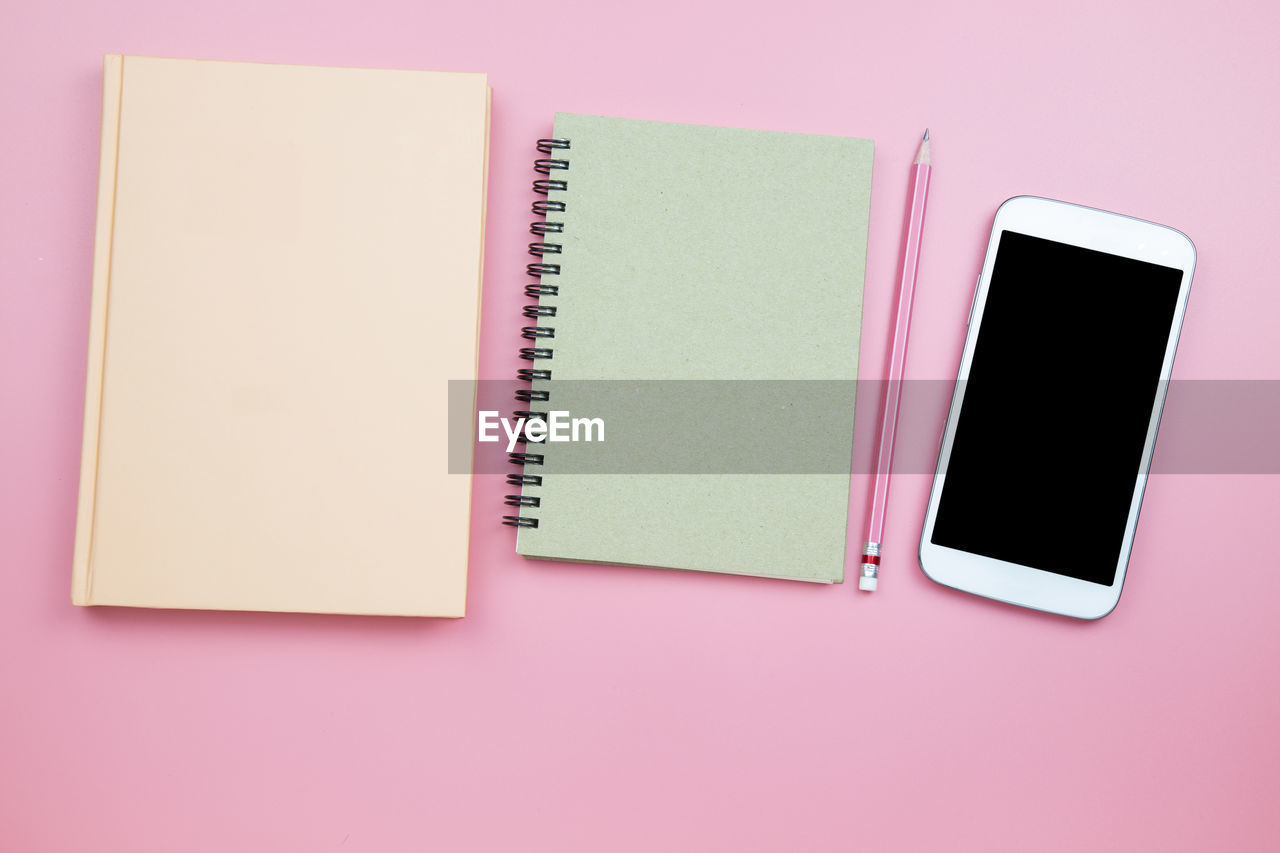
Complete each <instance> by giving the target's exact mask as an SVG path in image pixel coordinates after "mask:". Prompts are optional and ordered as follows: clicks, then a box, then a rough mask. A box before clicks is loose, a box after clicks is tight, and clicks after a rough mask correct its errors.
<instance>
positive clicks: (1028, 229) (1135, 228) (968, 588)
mask: <svg viewBox="0 0 1280 853" xmlns="http://www.w3.org/2000/svg"><path fill="white" fill-rule="evenodd" d="M1005 231H1015V232H1018V233H1022V234H1029V235H1031V236H1035V237H1042V238H1044V239H1047V240H1056V241H1057V242H1060V243H1068V244H1071V245H1074V246H1082V247H1084V248H1087V249H1096V250H1098V251H1102V252H1108V253H1110V254H1114V255H1121V256H1123V257H1127V258H1134V259H1136V260H1141V261H1150V262H1152V263H1156V264H1160V265H1162V266H1167V267H1173V268H1175V269H1179V270H1181V271H1182V281H1181V284H1180V286H1179V290H1178V302H1177V308H1176V310H1175V311H1174V315H1173V320H1172V323H1171V324H1170V328H1169V334H1168V337H1167V339H1166V343H1165V353H1164V361H1163V363H1162V364H1161V367H1160V385H1159V388H1158V390H1157V393H1156V399H1155V402H1154V405H1153V406H1152V410H1151V417H1150V420H1149V422H1148V425H1147V436H1146V442H1145V444H1144V446H1143V450H1142V464H1141V466H1140V470H1139V473H1138V475H1137V477H1136V479H1135V481H1134V487H1133V495H1132V498H1131V500H1130V504H1129V516H1128V520H1127V523H1126V525H1125V533H1124V542H1123V545H1122V547H1121V549H1120V557H1119V562H1118V565H1117V566H1116V573H1115V580H1114V582H1113V583H1112V584H1111V585H1110V586H1103V585H1101V584H1096V583H1091V582H1089V581H1082V580H1077V579H1076V578H1069V577H1066V576H1064V575H1058V574H1054V573H1053V572H1048V571H1043V570H1041V569H1034V568H1030V567H1027V566H1023V565H1019V564H1017V563H1010V562H1006V561H1004V560H997V559H995V558H992V557H983V556H980V555H977V554H970V553H968V552H965V551H958V550H955V549H953V548H947V547H944V546H941V545H935V544H934V543H933V542H932V541H930V540H931V539H932V538H933V526H934V520H935V518H936V516H937V511H938V500H939V498H940V497H941V494H942V485H943V483H944V482H945V479H946V475H945V474H944V473H943V472H944V471H945V470H946V461H947V460H948V459H949V458H950V456H951V449H952V443H953V441H954V438H955V428H956V421H957V420H958V418H959V414H960V405H961V403H962V402H963V399H964V387H965V382H964V380H966V379H967V378H968V376H969V368H970V366H971V364H972V361H973V350H974V346H975V344H976V342H977V338H978V331H979V330H980V329H981V328H982V316H983V310H984V308H985V305H986V299H987V292H988V286H989V284H990V281H991V271H992V268H993V267H994V265H995V259H996V254H997V252H998V251H999V248H1000V239H1001V236H1002V235H1003V233H1004V232H1005ZM1195 262H1196V250H1195V245H1194V244H1193V243H1192V242H1191V240H1190V238H1188V237H1187V235H1185V234H1183V233H1182V232H1181V231H1178V230H1176V229H1173V228H1169V227H1167V226H1164V225H1157V224H1155V223H1154V222H1147V221H1145V220H1141V219H1134V218H1132V217H1129V216H1123V215H1121V214H1118V213H1110V212H1108V211H1105V210H1098V209H1096V208H1091V207H1082V206H1080V205H1076V204H1070V203H1068V202H1062V201H1055V200H1052V199H1046V198H1038V197H1035V196H1016V197H1014V198H1011V199H1009V200H1008V201H1006V202H1005V203H1004V204H1002V205H1000V207H999V209H998V210H997V211H996V215H995V219H994V221H993V223H992V226H991V236H990V238H989V240H988V243H987V253H986V256H985V258H984V259H983V262H982V273H981V275H980V276H979V278H978V282H977V284H976V288H975V292H974V298H973V304H972V308H971V312H970V318H969V329H968V333H967V334H966V336H965V342H964V352H963V354H962V355H961V357H960V367H959V370H958V372H957V375H956V386H955V390H954V391H953V393H952V397H951V408H950V410H949V411H948V413H947V422H946V428H945V431H944V432H943V436H942V442H941V445H940V448H939V453H938V466H937V468H936V469H935V471H934V477H933V487H932V489H931V491H930V493H929V504H928V508H927V509H926V511H925V518H924V529H923V530H922V531H921V535H920V553H919V556H920V566H921V568H922V569H923V570H924V573H925V574H926V575H927V576H928V577H929V578H931V579H932V580H934V581H936V582H937V583H939V584H942V585H944V586H949V587H953V588H955V589H959V590H963V591H965V592H970V593H973V594H975V595H980V596H983V597H985V598H991V599H995V600H997V601H1003V602H1007V603H1009V604H1016V605H1019V606H1022V607H1030V608H1033V609H1035V610H1043V611H1047V612H1050V613H1059V614H1062V615H1064V616H1072V617H1075V618H1079V619H1099V618H1101V617H1103V616H1106V615H1107V614H1108V613H1110V612H1111V611H1112V610H1113V609H1115V606H1116V604H1117V602H1118V601H1119V600H1120V592H1121V590H1122V589H1123V587H1124V579H1125V574H1126V570H1127V568H1128V563H1129V554H1130V552H1131V551H1132V549H1133V538H1134V533H1135V531H1136V529H1137V524H1138V513H1139V510H1140V509H1141V506H1142V495H1143V492H1144V490H1145V489H1146V484H1147V477H1148V472H1149V469H1150V465H1151V456H1152V453H1153V451H1154V449H1155V439H1156V431H1157V429H1158V427H1159V424H1160V414H1161V411H1162V409H1163V408H1164V401H1165V395H1166V392H1167V391H1168V380H1169V378H1170V376H1171V375H1172V373H1173V357H1174V352H1175V351H1176V350H1177V346H1178V336H1179V333H1180V332H1181V329H1182V320H1183V316H1184V315H1185V313H1186V308H1187V298H1188V296H1189V295H1190V290H1191V278H1192V273H1193V272H1194V271H1195ZM1077 547H1081V548H1087V547H1088V538H1087V532H1085V531H1082V536H1081V539H1080V542H1079V543H1077Z"/></svg>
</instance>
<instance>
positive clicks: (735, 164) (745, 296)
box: [504, 113, 874, 582]
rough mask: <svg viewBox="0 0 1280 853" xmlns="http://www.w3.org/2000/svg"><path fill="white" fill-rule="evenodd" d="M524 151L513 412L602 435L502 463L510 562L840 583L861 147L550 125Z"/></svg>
mask: <svg viewBox="0 0 1280 853" xmlns="http://www.w3.org/2000/svg"><path fill="white" fill-rule="evenodd" d="M538 148H539V154H540V156H539V157H538V159H537V161H536V163H535V168H536V170H537V171H538V172H539V173H540V175H541V176H540V177H539V178H538V179H537V180H536V181H535V183H534V190H535V193H536V195H535V201H534V204H533V212H534V214H535V216H536V217H537V219H536V220H535V221H534V222H533V223H532V225H531V228H530V230H531V231H532V233H533V235H534V237H533V241H532V243H531V244H530V247H529V251H530V253H531V254H532V255H533V256H534V257H533V259H532V261H531V263H530V264H529V268H528V272H529V275H530V280H529V282H528V284H527V286H526V291H525V292H526V294H527V295H528V296H530V297H533V299H531V300H530V304H528V305H526V306H525V308H524V315H525V317H528V318H531V319H529V320H526V323H528V325H526V326H524V328H523V332H522V334H523V335H524V337H525V338H526V339H527V340H526V345H525V346H524V347H523V348H522V349H521V351H520V354H521V357H522V358H523V359H525V360H526V361H528V362H530V363H531V364H530V365H529V366H528V367H526V368H523V369H522V370H521V371H520V379H521V380H524V381H527V382H528V385H527V386H524V385H522V386H521V387H520V390H519V391H518V392H517V399H518V401H519V404H518V406H516V407H515V410H516V414H515V415H514V416H515V417H526V418H538V417H542V418H545V417H546V416H547V415H549V414H551V413H552V412H554V411H557V410H562V411H566V412H569V413H570V415H571V416H573V417H577V416H579V415H582V416H583V418H582V419H583V421H584V422H585V421H589V420H591V419H596V420H599V421H600V422H601V425H602V430H601V432H602V433H603V436H602V438H603V441H598V442H595V443H590V444H588V443H585V442H560V443H553V442H551V441H548V440H546V438H545V436H543V435H535V436H527V437H526V439H527V440H526V442H525V445H524V447H523V448H522V449H520V450H518V451H516V452H514V453H513V454H512V459H511V461H512V462H515V463H517V464H518V465H520V466H521V467H522V473H519V474H512V475H511V476H509V477H508V481H509V483H510V484H511V485H512V486H519V490H518V491H513V492H512V493H511V494H510V495H509V496H508V498H507V500H506V502H507V504H508V505H509V506H512V507H516V509H514V510H509V511H510V512H512V513H513V514H510V515H507V516H505V518H504V521H505V522H506V523H507V524H510V525H513V526H515V527H517V528H518V535H517V544H516V550H517V552H518V553H520V554H522V555H525V556H527V557H535V558H543V559H555V560H575V561H584V562H592V563H618V564H628V565H639V566H654V567H664V568H673V569H689V570H700V571H708V572H722V573H737V574H746V575H758V576H766V577H779V578H790V579H798V580H809V581H820V582H840V581H841V580H843V577H844V562H845V539H846V526H847V517H848V507H849V503H848V502H849V487H850V468H851V461H852V442H853V423H854V402H855V397H856V383H855V382H854V380H855V379H856V378H857V369H858V355H859V352H858V350H859V342H860V337H861V322H862V291H863V272H864V263H865V257H866V241H867V223H868V213H869V206H870V193H871V172H872V157H873V149H874V146H873V143H872V142H871V141H870V140H865V139H852V138H842V137H833V136H818V135H808V134H796V133H780V132H769V131H754V130H737V129H729V128H720V127H704V126H694V125H683V124H670V123H663V122H651V121H636V120H629V119H618V118H605V117H600V116H589V115H575V114H564V113H561V114H557V115H556V118H555V130H554V138H550V139H544V140H541V141H540V142H539V143H538ZM534 300H536V301H534ZM584 434H585V430H584ZM533 438H540V439H541V440H540V441H535V440H533Z"/></svg>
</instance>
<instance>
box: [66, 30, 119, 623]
mask: <svg viewBox="0 0 1280 853" xmlns="http://www.w3.org/2000/svg"><path fill="white" fill-rule="evenodd" d="M123 86H124V57H123V56H121V55H119V54H108V55H107V56H105V57H104V58H103V62H102V143H101V147H100V149H99V155H98V157H99V159H98V210H97V218H96V226H95V230H94V235H93V291H92V295H91V297H90V303H89V349H88V359H87V360H88V363H87V365H86V369H85V389H84V433H83V437H82V443H81V446H80V495H79V500H78V502H77V504H76V539H75V551H74V554H73V556H72V564H71V603H72V604H80V605H87V604H92V603H93V571H92V565H93V563H92V549H93V515H94V498H95V496H96V495H97V489H98V438H99V432H100V429H101V426H102V369H103V364H104V362H105V359H106V346H107V297H108V294H109V291H110V287H111V243H112V239H113V236H114V232H115V208H116V163H117V159H118V156H119V152H120V105H121V100H122V98H121V95H122V91H123Z"/></svg>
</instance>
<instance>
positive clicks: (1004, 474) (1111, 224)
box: [920, 196, 1196, 619]
mask: <svg viewBox="0 0 1280 853" xmlns="http://www.w3.org/2000/svg"><path fill="white" fill-rule="evenodd" d="M1195 262H1196V251H1195V246H1194V245H1193V244H1192V243H1191V240H1189V239H1188V238H1187V236H1186V235H1185V234H1183V233H1182V232H1180V231H1175V230H1174V229H1172V228H1166V227H1165V226H1163V225H1156V224H1154V223H1152V222H1144V221H1143V220H1140V219H1132V218H1130V217H1128V216H1121V215H1119V214H1115V213H1108V212H1106V211H1102V210H1095V209H1093V208H1089V207H1081V206H1079V205H1075V204H1067V203H1065V202H1060V201H1052V200H1050V199H1044V198H1033V197H1030V196H1019V197H1017V198H1011V199H1009V200H1008V201H1006V202H1005V203H1004V204H1002V205H1001V206H1000V209H999V210H997V211H996V216H995V223H994V225H993V226H992V229H991V239H990V242H989V243H988V244H987V255H986V258H985V260H984V261H983V263H982V273H981V275H980V276H979V277H978V282H977V285H976V287H975V290H974V295H973V304H972V306H971V307H970V309H969V331H968V335H967V337H966V339H965V344H964V354H963V355H962V356H961V358H960V371H959V375H958V376H957V379H956V387H955V391H954V392H953V394H952V398H951V409H950V412H949V413H948V415H947V424H946V429H945V431H944V432H943V436H942V445H941V449H940V452H939V457H938V468H937V471H936V472H935V474H934V478H933V490H932V492H931V493H930V495H929V506H928V509H927V511H926V513H925V520H924V531H923V534H922V536H921V538H920V565H921V567H922V568H923V569H924V572H925V574H927V575H928V576H929V577H930V578H932V579H933V580H935V581H937V582H938V583H940V584H944V585H946V586H949V587H954V588H956V589H960V590H964V591H966V592H971V593H974V594H976V595H981V596H985V597H987V598H993V599H996V600H999V601H1005V602H1008V603H1010V604H1017V605H1021V606H1023V607H1031V608H1035V609H1037V610H1045V611H1049V612H1051V613H1061V614H1063V615H1066V616H1074V617H1077V618H1080V619H1098V618H1101V617H1103V616H1106V615H1107V614H1108V613H1110V612H1111V611H1112V610H1113V609H1114V608H1115V606H1116V603H1117V602H1118V601H1119V599H1120V590H1121V588H1122V587H1123V585H1124V577H1125V569H1126V567H1127V566H1128V562H1129V552H1130V550H1131V549H1132V546H1133V536H1134V531H1135V529H1136V527H1137V524H1138V510H1139V508H1140V506H1141V504H1142V493H1143V490H1144V489H1145V487H1146V483H1147V472H1148V469H1149V466H1150V463H1151V454H1152V451H1153V450H1154V447H1155V439H1156V429H1157V427H1158V426H1159V423H1160V412H1161V409H1162V407H1163V406H1164V399H1165V392H1166V391H1167V389H1168V380H1169V377H1170V375H1171V373H1172V371H1173V354H1174V350H1175V348H1176V347H1177V343H1178V332H1179V330H1180V329H1181V327H1182V318H1183V314H1184V313H1185V311H1186V307H1187V296H1188V294H1189V293H1190V288H1191V275H1192V272H1193V270H1194V269H1195Z"/></svg>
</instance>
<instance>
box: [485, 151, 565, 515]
mask: <svg viewBox="0 0 1280 853" xmlns="http://www.w3.org/2000/svg"><path fill="white" fill-rule="evenodd" d="M569 147H570V145H569V140H568V139H539V140H538V152H539V153H541V154H545V155H548V156H546V157H540V158H538V159H537V160H535V161H534V164H533V168H534V170H535V171H536V172H538V174H540V175H543V176H544V177H542V178H538V179H537V180H535V181H534V182H533V191H534V192H535V193H538V194H539V195H542V196H550V194H551V193H553V192H563V191H565V190H567V189H569V181H568V179H567V178H564V177H559V178H553V177H551V176H552V175H553V174H556V173H560V172H564V171H567V170H568V168H569V161H568V160H567V159H565V158H564V156H563V154H561V153H560V152H563V151H567V150H568V149H569ZM565 209H566V202H565V201H564V200H563V199H551V198H540V199H536V200H535V201H534V202H533V214H534V215H535V216H539V217H541V218H540V219H536V220H534V221H533V222H532V223H530V225H529V233H531V234H533V235H534V238H535V239H534V241H533V242H532V243H530V244H529V254H530V255H533V256H534V257H535V258H536V259H537V260H536V261H534V262H532V263H529V264H527V265H526V266H525V272H527V273H528V274H529V276H530V277H531V278H532V279H533V281H532V282H529V283H527V284H526V285H525V288H524V293H525V296H527V297H529V298H530V299H533V300H535V302H534V303H533V304H531V305H526V306H524V311H523V314H524V316H525V317H526V318H528V319H530V320H533V321H534V325H532V326H524V327H523V328H522V329H521V330H520V336H521V337H522V338H524V339H525V340H527V341H529V342H530V343H531V344H532V346H526V347H521V349H520V357H521V358H522V359H524V360H525V361H528V362H531V363H533V366H532V367H522V368H520V369H519V370H518V371H517V372H516V378H517V379H518V380H520V381H521V382H528V383H529V385H530V387H528V388H519V389H517V390H516V394H515V396H516V400H517V401H518V402H520V403H524V404H526V405H529V406H532V404H533V403H544V402H547V401H548V400H550V399H551V391H550V390H549V389H547V388H545V387H542V388H535V387H533V386H534V385H535V383H536V384H541V383H545V382H546V381H548V380H550V379H551V368H550V367H548V366H546V365H542V364H539V362H547V361H550V360H551V359H552V358H553V357H554V356H555V349H554V348H553V347H551V346H547V345H546V344H547V342H548V341H549V340H550V339H552V338H554V337H555V336H556V330H555V327H554V326H550V325H547V321H548V320H550V319H552V318H554V317H555V316H556V306H555V305H553V304H549V303H547V302H546V301H545V299H546V298H547V297H552V298H554V297H556V296H558V295H559V293H560V288H559V285H555V284H547V283H546V279H547V277H548V276H556V275H560V264H559V263H558V262H556V261H551V260H549V259H548V258H549V256H553V255H559V254H561V253H562V252H563V251H564V244H562V243H557V242H553V241H552V240H549V239H548V237H549V236H551V235H555V234H562V233H564V223H563V222H556V221H553V220H552V218H551V217H552V216H553V215H554V214H557V213H563V212H564V211H565ZM512 414H513V415H514V416H515V417H516V418H523V419H524V422H525V424H526V429H522V430H521V433H520V438H519V441H520V442H521V443H523V444H524V445H525V450H524V451H521V452H515V453H510V454H508V457H509V458H510V461H511V463H512V464H513V465H519V466H520V467H521V468H523V469H527V468H528V467H530V466H535V465H542V464H543V461H544V458H545V457H544V456H543V454H541V453H533V452H530V450H529V447H528V445H529V444H531V443H536V441H535V439H532V438H530V437H529V436H528V434H527V431H526V430H527V425H528V423H529V422H530V421H534V420H541V421H544V422H545V421H546V420H547V413H546V412H541V411H535V410H533V409H532V408H530V409H521V410H517V411H515V412H513V413H512ZM507 485H510V486H517V487H519V489H520V492H519V493H517V494H510V495H507V496H506V500H505V501H504V503H505V504H506V505H507V506H512V507H520V508H526V507H527V508H529V509H537V508H538V507H540V506H541V505H542V498H541V497H539V496H538V495H536V494H529V492H531V491H533V490H534V489H537V488H538V487H540V486H541V485H542V475H540V474H529V473H525V472H522V473H520V474H508V475H507ZM502 523H503V524H506V525H509V526H511V527H524V528H536V527H537V526H538V518H537V516H535V515H504V516H503V517H502Z"/></svg>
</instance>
